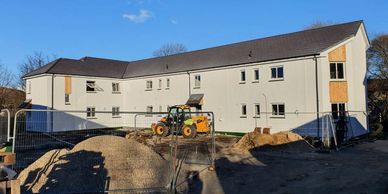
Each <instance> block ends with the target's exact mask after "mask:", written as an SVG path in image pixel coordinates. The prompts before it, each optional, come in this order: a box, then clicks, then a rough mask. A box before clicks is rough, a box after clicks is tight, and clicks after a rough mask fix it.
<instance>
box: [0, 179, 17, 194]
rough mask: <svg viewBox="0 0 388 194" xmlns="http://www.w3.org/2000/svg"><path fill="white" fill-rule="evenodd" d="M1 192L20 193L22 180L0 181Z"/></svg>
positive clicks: (7, 193)
mask: <svg viewBox="0 0 388 194" xmlns="http://www.w3.org/2000/svg"><path fill="white" fill-rule="evenodd" d="M0 194H20V181H19V180H10V181H2V182H0Z"/></svg>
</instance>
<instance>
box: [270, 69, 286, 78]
mask: <svg viewBox="0 0 388 194" xmlns="http://www.w3.org/2000/svg"><path fill="white" fill-rule="evenodd" d="M283 78H284V71H283V67H272V68H271V79H272V80H282V79H283Z"/></svg>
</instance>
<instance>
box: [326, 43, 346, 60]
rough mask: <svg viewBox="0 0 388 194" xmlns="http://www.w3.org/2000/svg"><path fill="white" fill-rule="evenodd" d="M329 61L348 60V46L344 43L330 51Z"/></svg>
mask: <svg viewBox="0 0 388 194" xmlns="http://www.w3.org/2000/svg"><path fill="white" fill-rule="evenodd" d="M329 61H341V62H345V61H346V46H345V45H342V46H340V47H338V48H336V49H335V50H333V51H331V52H330V53H329Z"/></svg>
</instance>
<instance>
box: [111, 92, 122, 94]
mask: <svg viewBox="0 0 388 194" xmlns="http://www.w3.org/2000/svg"><path fill="white" fill-rule="evenodd" d="M112 94H121V92H112Z"/></svg>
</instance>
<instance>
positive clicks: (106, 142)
mask: <svg viewBox="0 0 388 194" xmlns="http://www.w3.org/2000/svg"><path fill="white" fill-rule="evenodd" d="M168 170H169V163H168V161H166V160H164V159H163V158H162V157H161V156H159V155H158V154H157V153H156V152H154V151H153V150H152V149H151V148H149V147H147V146H145V145H143V144H141V143H139V142H137V141H136V140H134V139H126V138H122V137H117V136H97V137H93V138H89V139H87V140H85V141H83V142H80V143H79V144H77V145H76V146H75V147H74V148H73V149H71V150H65V149H61V150H52V151H49V152H47V153H46V154H45V155H43V156H42V157H41V158H39V159H38V160H37V161H35V162H34V163H33V164H31V165H30V166H29V167H27V168H26V169H24V170H23V171H22V172H21V173H20V175H19V177H18V179H19V180H20V182H21V185H22V188H23V190H25V191H27V192H33V193H74V192H76V193H82V192H89V193H94V192H101V191H107V190H117V189H141V188H155V187H165V186H166V185H167V184H168V182H169V179H168V177H169V174H168Z"/></svg>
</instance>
